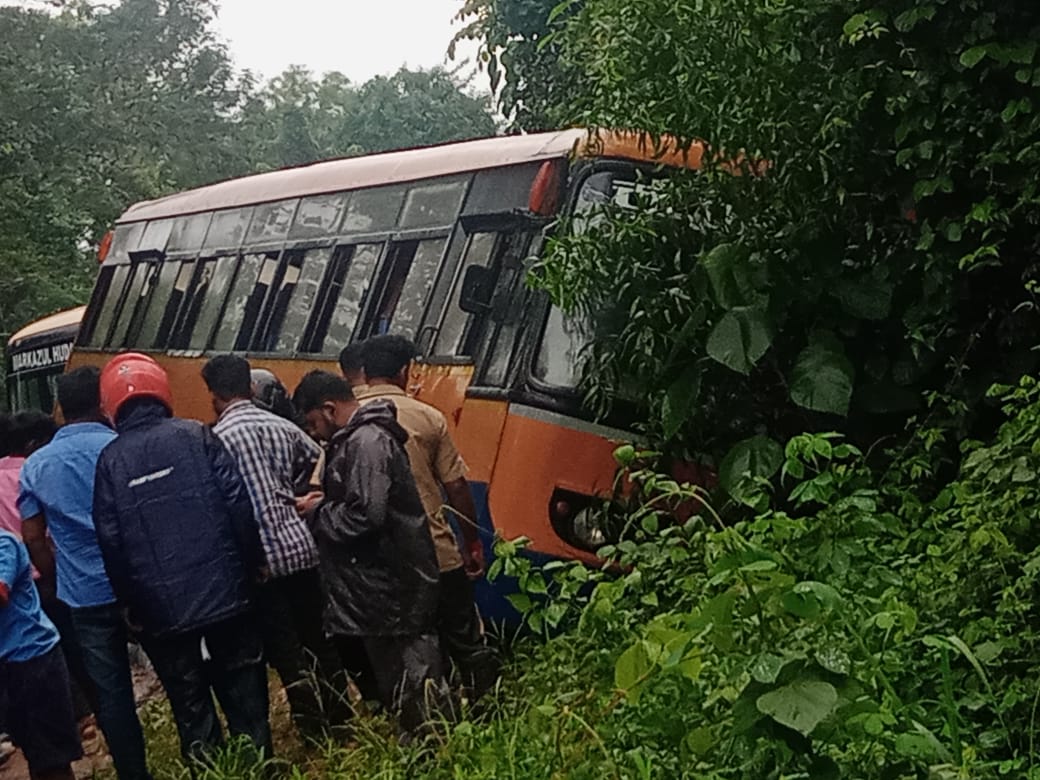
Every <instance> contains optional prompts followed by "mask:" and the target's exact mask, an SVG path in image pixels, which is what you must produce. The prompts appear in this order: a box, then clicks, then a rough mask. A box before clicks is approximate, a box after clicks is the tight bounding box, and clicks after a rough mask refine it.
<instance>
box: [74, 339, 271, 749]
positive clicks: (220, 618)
mask: <svg viewBox="0 0 1040 780" xmlns="http://www.w3.org/2000/svg"><path fill="white" fill-rule="evenodd" d="M101 405H102V408H103V410H104V412H105V414H106V415H107V416H108V417H109V418H110V419H111V420H112V422H113V423H114V424H115V427H116V430H117V431H118V433H119V436H118V437H117V438H116V439H115V440H114V441H112V442H111V443H110V444H109V445H108V446H107V447H105V449H104V450H103V451H102V453H101V458H100V460H99V461H98V466H97V475H96V481H95V486H94V524H95V527H96V529H97V537H98V542H99V544H100V546H101V553H102V556H103V558H104V562H105V569H106V571H107V572H108V576H109V580H110V581H111V583H112V589H113V591H114V592H115V595H116V598H117V599H118V600H119V602H120V603H121V604H122V606H123V607H124V608H126V610H127V613H128V620H129V622H131V623H136V624H137V625H139V626H140V629H141V633H142V642H143V644H144V646H145V649H146V650H147V652H148V656H149V658H151V660H152V664H153V666H154V667H155V671H156V673H157V674H158V675H159V679H160V681H161V682H162V684H163V687H164V688H165V689H166V695H167V697H168V698H169V700H170V705H171V707H172V709H173V716H174V720H176V722H177V731H178V733H179V735H180V739H181V751H182V753H183V754H184V756H185V757H186V758H189V759H197V758H201V757H204V756H205V755H206V753H207V752H208V751H209V750H210V749H212V748H214V747H217V746H219V745H220V744H222V742H223V734H222V729H221V726H220V721H219V720H218V718H217V713H216V708H215V707H214V705H213V693H215V694H216V696H217V699H218V700H219V701H220V704H221V707H222V708H223V710H224V715H225V716H226V717H227V722H228V728H229V730H230V732H231V733H232V734H233V735H244V736H246V737H248V738H249V739H250V740H252V742H253V744H254V745H255V746H256V747H257V748H259V749H262V750H264V751H265V753H266V754H267V755H270V751H271V731H270V727H269V725H268V719H267V715H268V699H267V680H266V674H265V667H264V662H263V649H262V647H263V645H262V641H261V637H260V634H259V631H258V629H257V627H256V625H255V623H254V619H253V616H252V615H251V614H250V610H251V596H252V589H253V583H254V582H255V581H256V580H257V579H258V578H259V576H260V574H261V572H262V569H263V566H264V557H263V548H262V547H261V543H260V536H259V533H258V529H257V525H256V522H255V520H254V517H253V510H252V506H251V504H250V500H249V495H248V493H247V492H246V487H245V485H244V483H243V482H242V477H241V476H240V475H239V472H238V469H237V468H236V466H235V462H234V460H232V458H231V455H230V454H229V453H228V451H227V450H226V449H225V448H224V446H223V445H222V444H221V443H220V441H219V440H218V439H217V437H216V436H215V435H214V434H213V433H212V432H211V431H209V430H208V429H207V428H205V427H204V426H202V425H201V424H199V423H197V422H194V421H189V420H181V419H178V418H175V417H173V416H172V408H173V399H172V395H171V393H170V386H169V381H168V379H167V377H166V372H165V371H163V369H162V368H161V367H160V366H159V365H158V364H157V363H156V362H155V361H154V360H152V359H151V358H150V357H148V356H147V355H140V354H135V353H126V354H124V355H119V356H118V357H116V358H113V359H112V360H111V361H110V362H109V363H108V365H107V366H105V369H104V370H103V371H102V373H101ZM206 660H209V664H207V663H206ZM211 684H212V691H211Z"/></svg>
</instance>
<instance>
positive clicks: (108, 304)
mask: <svg viewBox="0 0 1040 780" xmlns="http://www.w3.org/2000/svg"><path fill="white" fill-rule="evenodd" d="M129 275H130V266H129V265H115V266H111V265H110V266H106V267H103V268H102V269H101V274H100V276H99V277H98V283H97V289H96V290H95V292H94V300H93V301H92V303H91V306H90V308H91V309H92V310H93V311H95V312H97V313H96V315H95V320H94V323H93V325H92V327H91V331H90V334H89V335H88V336H87V337H86V341H85V342H84V343H85V346H88V347H94V348H97V349H100V348H101V347H103V346H105V341H106V340H107V339H108V331H109V330H110V329H111V327H112V320H114V319H115V315H116V311H117V310H118V308H119V300H120V297H121V296H122V294H123V287H124V285H125V284H126V278H127V277H128V276H129Z"/></svg>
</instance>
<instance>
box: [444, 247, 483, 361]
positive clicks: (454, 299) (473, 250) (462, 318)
mask: <svg viewBox="0 0 1040 780" xmlns="http://www.w3.org/2000/svg"><path fill="white" fill-rule="evenodd" d="M497 238H498V235H497V234H496V233H474V234H473V235H472V236H470V237H469V241H468V244H467V246H466V253H465V255H464V256H463V260H462V263H461V265H460V266H459V273H457V274H456V275H455V285H454V288H453V290H452V293H451V300H450V301H449V302H448V307H447V310H446V311H445V312H444V321H443V322H442V323H441V326H440V330H439V331H438V333H437V343H436V345H435V347H434V350H433V354H434V355H444V356H454V355H463V354H465V352H464V351H463V349H462V346H463V338H464V337H465V335H466V326H467V325H468V324H469V320H470V315H469V314H467V313H466V312H464V311H463V310H462V309H460V308H459V298H460V296H461V295H462V277H463V275H464V274H465V272H466V269H467V268H468V267H469V266H471V265H478V266H480V267H482V268H487V267H488V266H489V265H490V264H491V256H492V252H494V250H495V241H496V240H497Z"/></svg>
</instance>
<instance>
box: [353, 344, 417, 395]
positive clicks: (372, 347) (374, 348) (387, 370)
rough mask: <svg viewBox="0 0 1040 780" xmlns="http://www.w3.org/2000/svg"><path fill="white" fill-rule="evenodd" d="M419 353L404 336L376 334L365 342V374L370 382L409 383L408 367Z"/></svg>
mask: <svg viewBox="0 0 1040 780" xmlns="http://www.w3.org/2000/svg"><path fill="white" fill-rule="evenodd" d="M417 354H418V352H417V350H416V349H415V344H413V343H412V342H411V341H409V340H408V339H406V338H405V337H404V336H376V337H375V338H371V339H369V340H368V341H366V342H365V375H366V376H367V377H368V381H369V383H370V384H373V385H375V384H391V385H397V386H398V387H400V388H401V389H402V390H404V389H405V387H406V386H407V385H408V369H409V367H410V366H411V365H412V360H413V359H414V358H415V356H416V355H417Z"/></svg>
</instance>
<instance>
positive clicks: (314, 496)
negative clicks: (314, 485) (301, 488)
mask: <svg viewBox="0 0 1040 780" xmlns="http://www.w3.org/2000/svg"><path fill="white" fill-rule="evenodd" d="M323 498H325V494H324V493H322V492H321V491H320V490H312V491H311V492H310V493H308V494H307V495H305V496H300V497H299V498H297V499H296V513H297V514H298V515H300V516H301V517H306V516H307V515H309V514H310V513H311V512H313V511H314V508H315V507H316V506H318V504H320V503H321V500H322V499H323Z"/></svg>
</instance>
